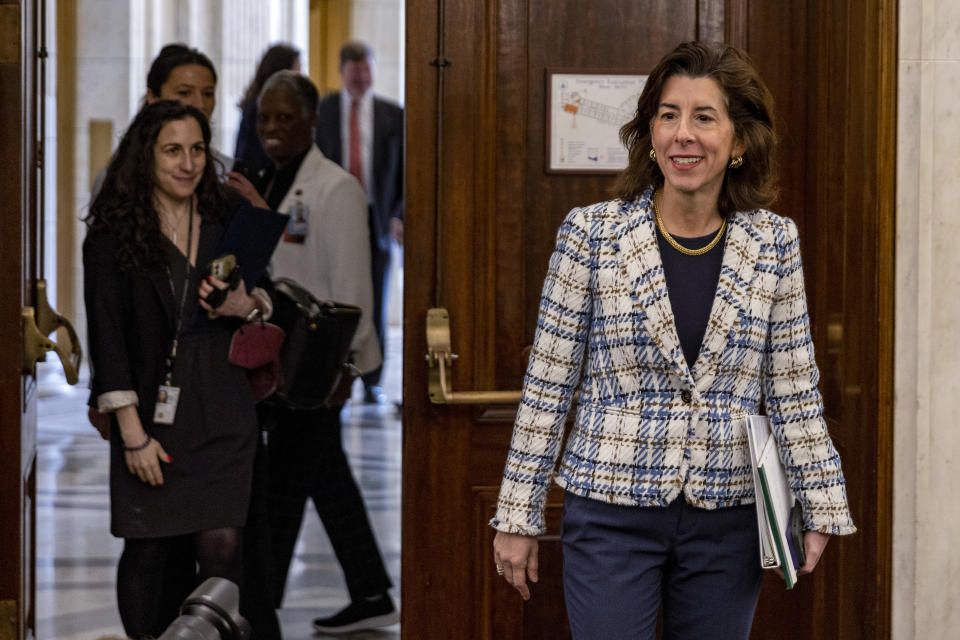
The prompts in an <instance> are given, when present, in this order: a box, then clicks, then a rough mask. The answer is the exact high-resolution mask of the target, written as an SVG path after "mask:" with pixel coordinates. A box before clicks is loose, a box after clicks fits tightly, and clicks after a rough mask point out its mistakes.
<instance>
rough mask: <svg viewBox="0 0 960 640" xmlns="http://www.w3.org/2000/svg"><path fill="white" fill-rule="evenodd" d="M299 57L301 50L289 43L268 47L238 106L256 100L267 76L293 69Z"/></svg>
mask: <svg viewBox="0 0 960 640" xmlns="http://www.w3.org/2000/svg"><path fill="white" fill-rule="evenodd" d="M299 59H300V50H299V49H297V48H296V47H294V46H292V45H289V44H283V43H279V44H275V45H273V46H272V47H270V48H269V49H267V51H266V53H264V54H263V57H262V58H260V64H259V65H257V73H256V75H255V76H254V77H253V80H252V81H251V82H250V84H249V85H248V86H247V90H246V91H245V92H244V93H243V100H241V101H240V104H239V105H237V106H239V107H244V106H246V105H247V103H250V102H254V101H256V99H257V96H259V95H260V90H261V89H262V88H263V85H264V83H265V82H266V81H267V78H269V77H270V76H272V75H273V74H274V73H276V72H277V71H282V70H284V69H293V63H294V62H296V61H297V60H299Z"/></svg>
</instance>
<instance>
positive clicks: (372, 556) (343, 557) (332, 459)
mask: <svg viewBox="0 0 960 640" xmlns="http://www.w3.org/2000/svg"><path fill="white" fill-rule="evenodd" d="M340 409H341V408H340V407H335V408H330V409H319V410H317V411H291V410H288V409H279V408H278V409H277V410H276V414H275V426H274V428H273V430H272V432H271V433H270V435H269V440H268V447H267V450H268V452H269V473H270V482H269V487H270V523H271V527H270V529H271V543H272V546H273V557H274V579H275V585H274V589H273V593H274V595H275V596H276V598H277V601H276V606H277V607H279V606H280V604H281V602H282V601H283V590H284V586H285V584H286V581H287V573H288V571H289V569H290V561H291V559H292V558H293V549H294V546H295V545H296V542H297V536H298V534H299V532H300V524H301V522H302V521H303V511H304V506H305V505H306V501H307V498H310V499H311V500H313V504H314V506H315V507H316V509H317V514H318V515H319V516H320V520H321V521H322V522H323V526H324V528H325V529H326V531H327V536H328V537H329V538H330V544H331V545H332V546H333V551H334V553H335V554H336V556H337V560H338V561H339V562H340V566H341V567H342V569H343V575H344V578H345V580H346V582H347V589H348V590H349V592H350V598H351V600H354V601H356V600H360V599H363V598H364V597H369V596H375V595H379V594H381V593H385V592H386V591H387V589H389V588H390V586H391V583H390V578H389V577H388V576H387V571H386V568H385V567H384V565H383V559H382V558H381V556H380V550H379V549H378V548H377V542H376V540H375V539H374V537H373V531H372V529H371V528H370V521H369V520H368V519H367V513H366V508H365V507H364V504H363V498H362V497H361V495H360V490H359V489H358V488H357V483H356V481H354V479H353V474H352V473H351V471H350V466H349V464H348V463H347V457H346V455H345V454H344V452H343V444H342V442H341V433H340V432H341V424H340Z"/></svg>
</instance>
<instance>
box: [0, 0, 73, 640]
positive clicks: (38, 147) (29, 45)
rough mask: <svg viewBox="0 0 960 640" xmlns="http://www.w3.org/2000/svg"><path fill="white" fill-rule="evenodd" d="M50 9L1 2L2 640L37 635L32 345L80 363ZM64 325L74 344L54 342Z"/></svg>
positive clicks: (40, 0) (40, 3) (42, 1)
mask: <svg viewBox="0 0 960 640" xmlns="http://www.w3.org/2000/svg"><path fill="white" fill-rule="evenodd" d="M46 5H47V3H46V0H37V1H34V2H21V1H11V0H0V87H2V98H0V160H2V164H0V166H2V167H3V170H2V171H0V193H2V194H3V208H2V214H0V292H2V293H0V363H2V366H0V454H2V456H3V463H2V464H0V640H13V639H22V638H34V637H35V636H36V608H35V605H36V602H35V600H34V594H35V577H36V571H35V555H36V506H35V499H36V477H37V472H36V460H37V456H36V449H37V411H36V409H37V380H36V377H35V372H34V370H33V368H32V367H25V364H24V352H25V347H24V345H25V344H31V345H34V347H35V349H36V351H35V353H36V354H37V355H40V354H44V353H46V352H47V351H49V350H51V349H52V350H55V351H57V352H59V354H60V355H61V356H62V357H63V359H64V361H65V369H67V370H68V373H67V378H68V380H69V381H71V382H72V383H73V382H75V381H76V367H77V366H78V365H79V344H78V343H77V342H76V336H75V334H74V333H73V329H72V327H70V326H69V322H66V321H65V320H64V319H63V318H62V317H60V316H59V315H57V314H56V312H54V311H53V310H52V309H51V308H50V307H49V305H47V300H46V293H45V284H44V282H43V273H42V266H41V265H42V263H43V242H42V238H43V234H42V229H41V224H42V216H41V215H40V212H41V211H42V208H43V206H42V203H43V199H44V194H43V191H42V189H43V172H44V157H43V138H44V132H43V122H44V114H43V100H42V99H40V96H41V95H42V93H41V92H42V87H43V84H44V77H45V71H44V60H45V58H46V47H45V36H44V34H45V29H44V28H43V26H44V24H45V22H46ZM25 310H27V311H28V312H29V313H28V316H29V317H25V316H24V311H25ZM38 327H40V328H39V329H38ZM58 329H62V333H63V336H64V338H66V337H67V336H69V338H71V339H72V340H71V344H70V345H66V344H65V343H62V344H57V343H56V342H55V341H53V340H50V339H48V337H47V336H48V335H49V334H50V333H52V332H53V331H55V330H58ZM27 351H29V349H27ZM25 370H29V371H28V372H27V373H24V371H25Z"/></svg>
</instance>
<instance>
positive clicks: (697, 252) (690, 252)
mask: <svg viewBox="0 0 960 640" xmlns="http://www.w3.org/2000/svg"><path fill="white" fill-rule="evenodd" d="M659 201H660V190H659V189H658V190H656V191H654V193H653V217H654V218H656V220H657V229H660V233H662V234H663V239H664V240H666V241H667V244H669V245H670V246H671V247H673V248H674V249H676V250H677V251H679V252H680V253H682V254H683V255H685V256H702V255H703V254H705V253H706V252H707V251H710V249H713V248H714V247H715V246H717V243H718V242H720V238H722V237H723V232H724V231H725V230H726V228H727V221H726V220H723V222H721V223H720V230H719V231H717V235H715V236H713V240H711V241H710V244H708V245H707V246H705V247H700V248H699V249H687V248H686V247H685V246H683V245H682V244H680V243H679V242H677V241H676V240H674V238H673V236H672V235H670V232H669V231H667V228H666V227H665V226H663V220H662V219H661V218H660V204H659Z"/></svg>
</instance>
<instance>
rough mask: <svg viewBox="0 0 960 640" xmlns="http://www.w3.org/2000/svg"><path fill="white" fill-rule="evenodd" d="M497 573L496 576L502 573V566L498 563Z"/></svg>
mask: <svg viewBox="0 0 960 640" xmlns="http://www.w3.org/2000/svg"><path fill="white" fill-rule="evenodd" d="M497 575H498V576H502V575H503V567H502V566H500V565H499V564H498V565H497Z"/></svg>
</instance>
